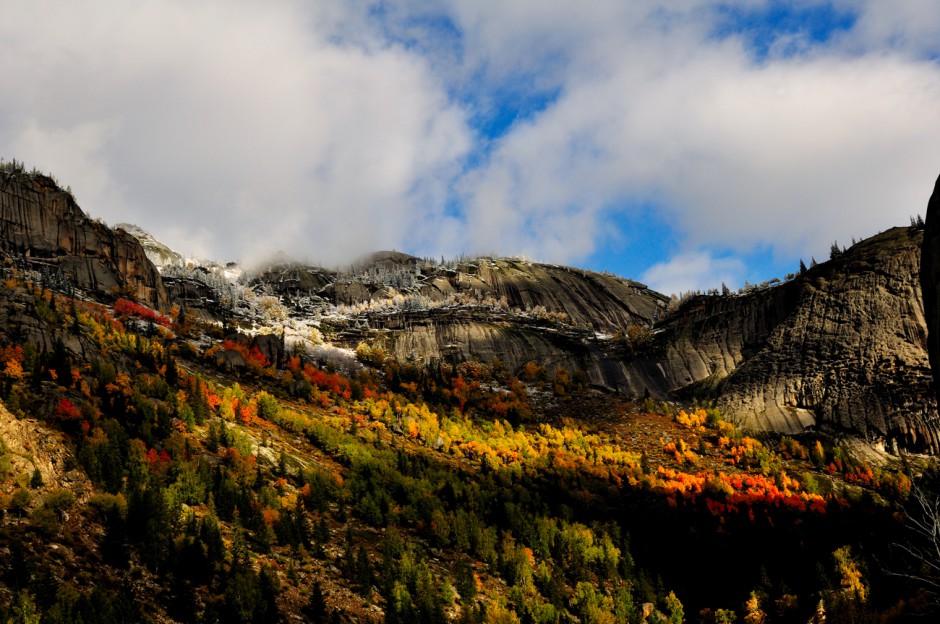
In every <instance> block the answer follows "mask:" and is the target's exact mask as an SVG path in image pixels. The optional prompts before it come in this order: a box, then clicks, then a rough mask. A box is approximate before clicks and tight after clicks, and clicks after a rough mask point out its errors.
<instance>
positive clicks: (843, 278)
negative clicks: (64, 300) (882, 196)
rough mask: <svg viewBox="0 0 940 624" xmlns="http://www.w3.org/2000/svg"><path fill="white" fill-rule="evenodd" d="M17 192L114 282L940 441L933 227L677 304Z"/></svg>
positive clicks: (163, 298) (326, 328) (45, 187)
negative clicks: (322, 263) (249, 261)
mask: <svg viewBox="0 0 940 624" xmlns="http://www.w3.org/2000/svg"><path fill="white" fill-rule="evenodd" d="M0 199H2V202H3V203H2V213H0V227H2V229H0V249H3V250H5V251H7V253H9V254H13V255H17V254H18V256H17V257H20V258H23V260H24V261H26V262H28V263H29V264H30V265H31V266H33V267H38V268H41V269H42V270H43V271H46V272H49V271H50V270H54V271H55V272H56V274H58V275H60V276H64V277H66V278H68V279H69V280H70V281H71V282H72V283H75V284H76V285H78V286H79V287H81V288H84V289H87V290H89V291H92V292H94V293H97V295H99V296H102V295H104V296H113V295H114V294H115V293H117V292H121V293H125V294H129V295H131V296H133V297H134V298H136V299H137V300H139V301H142V302H144V303H146V304H147V305H150V306H152V307H154V308H157V309H167V308H168V306H169V305H172V304H174V303H175V304H177V305H180V306H183V307H184V308H186V309H195V310H202V313H204V314H206V315H207V317H208V318H215V319H218V320H220V321H221V320H225V322H229V320H232V321H234V322H236V323H237V322H238V319H239V318H241V319H243V321H242V324H243V325H245V324H247V325H248V326H249V327H250V326H251V325H252V324H254V325H255V326H256V327H257V326H264V325H269V326H271V329H272V330H273V331H275V332H279V331H280V332H288V331H289V332H290V333H291V335H292V336H295V337H296V336H299V337H300V339H301V340H302V341H303V337H304V336H305V335H306V334H308V333H309V331H312V329H313V328H315V329H316V330H317V331H320V332H321V333H325V334H326V335H327V337H328V338H329V339H330V340H331V341H332V342H334V343H335V344H337V345H341V346H346V347H348V348H351V349H352V348H355V347H356V346H357V345H358V344H360V343H362V342H365V343H367V344H369V345H370V346H371V347H379V348H381V350H382V351H383V352H384V353H386V354H388V355H390V356H392V357H394V358H396V359H398V360H399V361H402V362H410V363H412V364H419V365H428V364H431V363H433V362H451V363H455V364H456V363H459V362H462V361H465V360H471V359H478V360H480V361H483V362H486V363H490V362H494V361H497V360H498V361H499V362H501V364H502V365H503V366H505V367H506V368H507V369H508V370H509V371H512V372H515V373H516V374H519V373H520V371H521V370H522V369H523V367H524V366H525V365H526V364H528V363H529V362H532V363H533V364H535V365H538V366H540V367H543V368H544V369H545V372H544V374H545V375H547V376H548V377H549V378H552V377H553V376H554V375H555V374H556V372H557V371H559V370H563V371H564V374H566V375H569V376H570V375H574V374H577V375H580V376H583V377H579V379H582V378H583V381H586V382H587V383H590V384H593V385H594V386H595V387H599V388H605V389H608V390H611V391H616V392H618V393H620V394H622V395H624V396H626V397H635V398H641V397H646V396H649V397H652V398H654V399H658V400H669V401H674V400H690V399H698V400H707V401H714V402H715V403H716V404H717V405H718V406H719V407H720V408H721V409H722V411H723V412H724V413H725V414H726V415H727V417H729V418H733V419H735V420H736V421H737V422H740V423H741V424H742V425H744V426H746V427H748V428H751V429H755V430H769V431H775V432H781V433H799V432H801V431H804V430H814V431H827V432H830V433H849V434H852V435H856V436H859V437H862V438H865V439H867V440H869V441H872V442H875V443H881V444H885V445H887V446H888V447H890V448H895V447H899V448H905V449H909V450H923V451H929V452H933V453H936V452H938V451H940V431H938V417H937V410H936V399H935V397H934V396H933V394H932V392H931V378H930V376H931V372H930V370H931V369H930V365H929V356H928V353H927V328H926V322H927V321H926V318H925V316H924V309H925V304H926V303H929V302H925V301H924V299H923V297H922V295H921V292H922V291H921V288H920V283H919V282H920V256H921V248H922V247H923V248H924V249H926V250H928V251H930V250H931V249H934V250H935V249H936V248H937V246H936V245H933V246H931V245H930V244H929V241H928V239H926V238H925V237H924V232H923V230H922V228H920V227H918V226H911V227H909V228H895V229H892V230H889V231H887V232H884V233H881V234H879V235H877V236H874V237H872V238H870V239H867V240H865V241H862V242H860V243H858V244H854V245H853V246H852V247H851V248H849V249H847V250H845V251H844V252H841V253H839V254H836V257H834V258H833V259H831V260H830V261H828V262H824V263H821V264H819V265H817V266H814V267H812V268H811V269H809V270H807V271H805V272H804V273H801V274H799V275H795V276H792V277H791V279H789V280H787V281H785V282H779V281H778V282H777V283H776V285H765V286H764V287H751V288H749V289H747V290H746V291H743V292H740V293H726V294H723V295H718V294H711V295H702V296H696V297H691V298H688V300H686V301H683V302H682V303H681V304H679V305H677V303H676V302H675V301H672V302H671V301H670V300H669V298H667V297H666V296H664V295H662V294H660V293H657V292H655V291H652V290H650V289H648V288H647V287H646V286H644V285H643V284H640V283H638V282H634V281H632V280H628V279H623V278H619V277H616V276H613V275H609V274H602V273H595V272H592V271H584V270H580V269H575V268H570V267H562V266H556V265H548V264H542V263H537V262H530V261H526V260H522V259H511V258H502V259H499V258H473V259H464V260H459V261H451V262H437V261H434V260H427V259H420V258H416V257H413V256H409V255H407V254H402V253H400V252H378V253H375V254H372V255H371V256H367V257H364V258H363V259H362V260H360V261H359V262H357V263H356V264H355V265H354V266H353V267H350V268H349V269H348V270H330V269H325V268H322V267H311V266H305V265H302V264H298V263H293V262H290V261H288V260H287V259H285V258H279V259H278V260H276V261H274V262H271V263H269V264H268V265H267V266H265V267H263V268H262V269H260V270H257V271H253V272H252V271H248V272H245V271H244V270H243V269H242V268H240V267H237V266H234V265H229V266H224V267H223V266H221V265H218V264H203V265H200V266H192V263H190V265H188V266H187V265H185V264H184V263H183V261H182V258H181V256H180V255H179V254H177V253H176V252H174V251H172V250H171V249H169V247H167V246H166V245H164V244H162V243H160V242H159V241H157V240H156V239H155V238H154V237H153V236H151V235H149V234H148V233H147V232H146V231H145V230H143V229H141V228H139V227H137V226H131V225H124V226H122V229H117V230H111V229H109V228H107V227H105V226H103V225H102V224H100V223H96V222H94V221H92V220H90V219H88V218H87V217H86V216H85V215H84V213H82V212H81V210H80V209H79V208H78V206H77V205H75V202H74V200H73V199H72V198H71V196H70V195H69V194H68V193H66V192H65V191H62V190H61V189H59V188H58V187H57V186H56V184H55V183H54V181H53V180H51V179H50V178H47V177H44V176H35V175H28V174H26V173H25V172H18V173H17V172H16V171H14V170H12V169H11V170H10V171H8V172H6V173H4V177H3V190H2V195H0ZM928 221H929V222H930V223H929V225H930V226H932V225H933V223H934V222H935V221H936V218H935V216H930V217H929V218H928ZM932 231H933V230H932V229H930V228H928V233H930V232H932ZM152 260H156V261H157V265H156V266H155V265H154V263H153V262H152ZM931 266H933V265H931V264H930V262H929V261H928V262H925V264H924V271H929V270H930V267H931ZM157 269H159V271H162V276H161V275H160V272H158V270H157ZM925 283H926V284H927V286H928V288H929V286H930V284H931V283H935V281H932V280H930V279H926V280H925ZM924 292H928V289H925V290H924ZM926 307H927V310H928V312H929V311H930V306H929V305H926ZM292 328H293V329H292ZM308 346H312V345H308Z"/></svg>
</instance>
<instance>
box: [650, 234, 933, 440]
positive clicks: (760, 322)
mask: <svg viewBox="0 0 940 624" xmlns="http://www.w3.org/2000/svg"><path fill="white" fill-rule="evenodd" d="M922 237H923V231H922V230H921V229H920V228H916V227H911V228H906V227H905V228H894V229H891V230H888V231H886V232H884V233H882V234H879V235H877V236H874V237H872V238H869V239H867V240H864V241H862V242H860V243H858V244H856V245H854V246H853V247H852V248H850V249H849V250H847V251H846V252H845V253H843V254H841V255H840V256H838V257H837V258H835V259H833V260H830V261H829V262H826V263H823V264H820V265H818V266H816V267H814V268H812V269H810V270H809V271H807V272H806V273H805V274H803V275H801V276H798V277H797V278H796V279H794V280H792V281H790V282H787V283H784V284H782V285H780V286H777V287H775V288H771V289H767V290H764V291H760V292H757V293H754V294H751V295H746V296H733V297H702V298H700V299H698V300H696V301H692V302H690V303H688V304H687V305H685V306H684V307H683V308H682V309H680V310H679V311H678V312H677V313H676V314H675V315H673V316H671V317H670V318H668V319H667V320H665V321H664V322H663V323H662V324H661V325H660V328H661V329H662V334H661V335H660V346H661V351H660V354H659V356H658V357H659V358H661V359H660V361H659V365H660V366H662V367H663V369H664V371H665V376H666V377H667V378H669V379H670V381H671V383H672V384H674V385H673V386H672V388H671V389H672V391H673V392H676V393H679V394H686V395H699V396H707V397H709V398H714V399H716V400H717V402H718V404H719V406H720V407H721V408H722V409H723V410H724V412H725V413H727V414H729V415H732V416H733V417H735V418H736V419H738V420H740V421H741V422H742V423H743V424H745V425H746V426H748V427H751V428H754V429H769V430H774V431H781V432H798V431H802V430H803V429H805V428H807V427H815V428H818V429H821V430H828V431H850V432H854V433H856V434H859V435H861V436H863V437H866V438H868V439H870V440H882V441H885V442H887V443H888V444H889V445H890V444H892V443H896V444H898V445H900V446H901V447H903V448H907V449H918V450H930V451H932V452H937V451H938V450H940V429H938V420H937V409H936V400H935V397H934V396H933V395H932V392H931V383H930V366H929V361H928V355H927V340H926V323H925V318H924V312H923V310H924V305H923V301H922V297H921V289H920V284H919V275H918V274H919V267H920V251H921V241H922Z"/></svg>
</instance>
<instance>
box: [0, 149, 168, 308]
mask: <svg viewBox="0 0 940 624" xmlns="http://www.w3.org/2000/svg"><path fill="white" fill-rule="evenodd" d="M0 251H3V252H5V253H6V254H10V255H13V256H15V257H16V258H18V259H21V260H22V261H25V262H26V263H27V264H28V265H29V266H31V267H32V268H33V269H35V270H39V271H41V272H43V273H45V274H47V275H48V277H49V279H58V280H67V281H68V282H70V283H71V284H72V285H74V286H77V287H78V288H80V289H83V290H87V291H91V292H94V293H97V294H98V295H99V296H106V297H111V296H114V295H116V294H119V295H124V296H130V297H133V298H134V299H137V300H138V301H142V302H145V303H147V304H148V305H150V306H152V307H156V308H166V307H167V301H168V300H167V294H166V290H165V289H164V287H163V282H162V280H161V279H160V274H159V273H158V272H157V270H156V269H155V268H154V266H153V264H152V263H151V262H150V261H149V260H148V259H147V256H146V254H145V253H144V250H143V248H142V247H141V246H140V244H139V243H138V242H137V239H136V238H134V237H133V236H131V235H130V234H128V233H126V232H124V231H122V230H111V229H110V228H108V227H107V226H105V225H104V224H102V223H99V222H96V221H92V220H91V219H89V218H88V217H87V216H85V213H83V212H82V210H81V209H80V208H79V207H78V205H77V204H76V203H75V200H74V198H73V197H72V196H71V194H70V193H68V192H66V191H64V190H62V189H61V188H59V186H58V185H57V184H56V183H55V181H54V180H52V179H51V178H49V177H47V176H44V175H40V174H29V173H26V172H25V171H23V169H22V168H21V167H17V166H15V165H14V166H10V165H7V166H4V167H3V168H2V169H0Z"/></svg>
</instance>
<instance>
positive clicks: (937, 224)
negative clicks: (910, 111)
mask: <svg viewBox="0 0 940 624" xmlns="http://www.w3.org/2000/svg"><path fill="white" fill-rule="evenodd" d="M920 283H921V288H923V292H924V316H925V317H926V319H927V350H928V351H929V353H930V366H931V368H932V369H933V379H934V392H936V394H937V400H938V401H940V178H937V183H936V185H935V186H934V189H933V195H931V196H930V202H929V203H928V204H927V219H926V221H925V224H924V245H923V248H922V256H921V271H920Z"/></svg>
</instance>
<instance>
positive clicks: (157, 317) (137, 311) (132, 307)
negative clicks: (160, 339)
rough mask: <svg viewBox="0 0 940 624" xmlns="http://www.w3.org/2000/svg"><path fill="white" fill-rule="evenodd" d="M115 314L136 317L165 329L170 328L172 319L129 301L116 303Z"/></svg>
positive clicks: (124, 300)
mask: <svg viewBox="0 0 940 624" xmlns="http://www.w3.org/2000/svg"><path fill="white" fill-rule="evenodd" d="M114 313H115V314H116V315H119V316H136V317H137V318H142V319H144V320H147V321H153V322H154V323H157V324H159V325H163V326H164V327H169V326H170V317H168V316H165V315H163V314H160V313H159V312H157V311H155V310H151V309H150V308H148V307H146V306H142V305H140V304H139V303H135V302H133V301H128V300H127V299H118V300H117V301H115V302H114Z"/></svg>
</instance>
